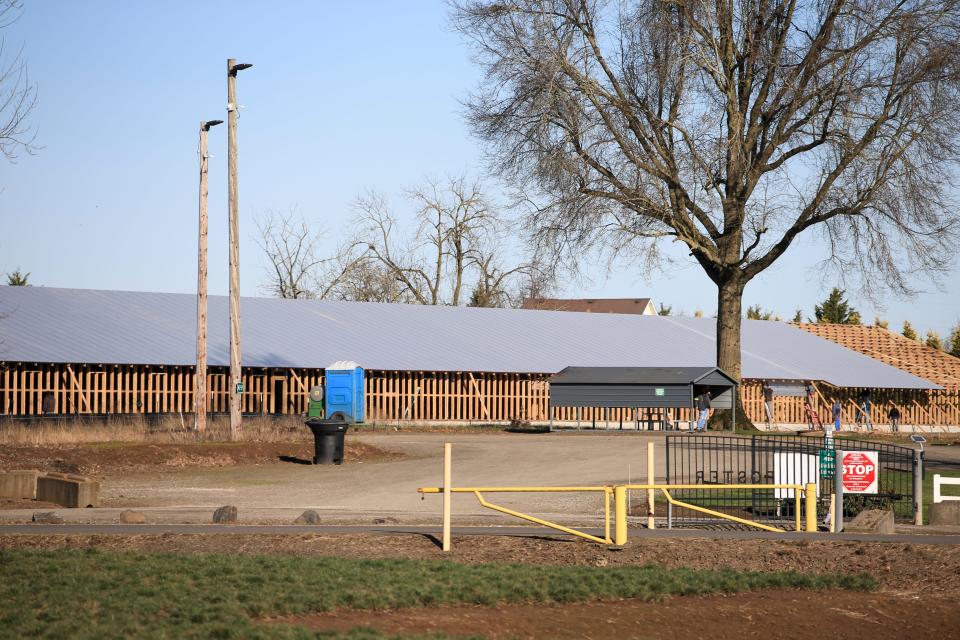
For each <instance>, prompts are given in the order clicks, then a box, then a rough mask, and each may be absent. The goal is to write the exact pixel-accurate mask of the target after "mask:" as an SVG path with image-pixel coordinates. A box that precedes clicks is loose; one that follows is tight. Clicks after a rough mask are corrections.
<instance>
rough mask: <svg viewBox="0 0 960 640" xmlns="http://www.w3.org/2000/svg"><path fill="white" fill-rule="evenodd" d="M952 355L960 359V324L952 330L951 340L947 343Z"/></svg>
mask: <svg viewBox="0 0 960 640" xmlns="http://www.w3.org/2000/svg"><path fill="white" fill-rule="evenodd" d="M947 349H948V350H949V353H950V355H952V356H955V357H957V358H960V322H958V323H957V324H956V326H955V327H954V328H953V329H951V330H950V339H949V341H948V343H947Z"/></svg>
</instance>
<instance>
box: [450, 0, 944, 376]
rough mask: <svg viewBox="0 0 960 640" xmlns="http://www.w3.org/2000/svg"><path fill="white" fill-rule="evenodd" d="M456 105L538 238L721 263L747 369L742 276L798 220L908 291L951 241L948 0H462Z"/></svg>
mask: <svg viewBox="0 0 960 640" xmlns="http://www.w3.org/2000/svg"><path fill="white" fill-rule="evenodd" d="M453 16H454V18H453V19H454V23H455V25H456V26H457V27H458V28H459V29H460V30H461V31H462V32H463V33H465V34H466V35H467V36H468V37H469V38H470V39H471V41H472V43H473V44H474V45H475V51H476V58H477V60H478V62H479V64H481V65H482V66H483V69H484V71H485V79H484V80H483V81H482V84H481V87H480V89H479V91H478V92H477V93H476V94H475V95H473V96H472V97H471V98H470V99H469V100H468V108H469V118H470V121H471V123H472V125H473V127H474V129H475V131H476V132H477V134H479V136H480V137H481V138H482V139H484V140H485V141H486V142H487V143H488V144H489V148H490V151H491V156H492V159H493V162H494V163H495V166H496V168H497V169H498V170H499V172H500V174H501V175H502V176H504V177H506V178H507V179H509V180H512V181H514V183H515V184H517V185H518V186H521V187H523V188H524V189H526V190H527V191H528V192H529V194H530V197H531V198H532V199H533V202H535V203H536V205H537V206H536V209H535V211H534V213H533V214H532V216H533V217H532V223H533V224H532V228H533V230H534V235H535V239H536V241H537V242H538V244H539V246H540V247H541V248H542V249H546V250H548V251H551V252H553V254H554V255H555V256H558V257H564V256H566V257H570V256H575V255H577V254H580V253H582V252H583V251H585V250H587V249H589V248H590V247H597V246H602V247H605V248H611V247H612V248H614V249H618V250H622V249H630V250H633V251H641V252H643V254H644V255H645V256H646V257H650V256H654V257H655V256H656V255H657V254H656V252H657V250H658V249H659V245H660V244H661V242H662V241H663V240H672V241H679V242H681V243H683V245H685V246H686V248H687V249H688V250H689V253H690V255H691V256H692V257H693V258H694V259H695V260H696V261H697V262H698V263H699V264H700V266H701V267H702V268H703V270H704V271H705V273H706V274H707V276H709V277H710V279H711V280H712V281H713V282H714V283H716V285H717V289H718V303H717V308H718V310H717V336H718V339H717V363H718V365H719V366H720V367H722V368H723V369H725V370H726V371H727V372H729V373H730V374H732V375H734V376H735V377H736V378H737V379H739V378H740V375H741V366H740V329H741V299H742V294H743V291H744V287H745V286H746V285H747V283H748V282H750V281H751V279H753V278H754V277H756V276H757V275H758V274H759V273H761V272H763V271H764V270H765V269H767V268H768V267H770V265H772V264H773V263H774V262H775V261H776V260H777V259H778V258H780V257H781V256H782V255H783V254H784V252H785V251H786V250H787V249H788V248H789V247H790V246H791V245H792V244H793V243H794V242H795V241H796V239H797V238H798V236H800V235H801V234H803V233H804V232H806V231H808V230H811V231H819V233H820V235H821V236H822V237H823V240H824V246H825V247H826V248H827V251H828V252H829V254H828V255H829V258H828V261H829V263H830V264H832V265H833V266H835V267H838V268H839V270H840V271H841V273H843V274H845V275H849V274H851V273H855V272H856V273H859V274H860V275H861V276H862V281H863V283H864V286H866V287H868V288H872V287H875V286H877V285H889V286H890V287H892V288H894V289H897V290H900V291H903V292H907V291H909V289H910V287H909V283H908V276H909V275H910V274H911V273H913V272H916V271H923V272H926V273H932V274H936V273H937V272H940V271H942V270H944V269H945V268H946V267H947V265H948V264H949V258H950V253H951V251H952V250H953V247H954V246H955V242H956V240H957V216H956V214H955V213H954V211H955V208H954V207H955V202H954V200H953V198H952V189H953V187H954V176H955V172H956V169H957V160H958V146H957V142H958V132H960V130H958V127H960V118H958V117H957V112H958V107H960V101H958V94H957V92H958V80H960V55H958V54H960V12H958V4H957V0H910V1H907V0H818V1H808V2H803V1H798V0H714V1H713V2H707V1H705V0H673V1H664V0H635V1H632V0H623V1H621V2H604V1H602V0H464V1H462V2H456V3H455V4H454V7H453Z"/></svg>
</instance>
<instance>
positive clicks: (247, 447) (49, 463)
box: [0, 438, 402, 477]
mask: <svg viewBox="0 0 960 640" xmlns="http://www.w3.org/2000/svg"><path fill="white" fill-rule="evenodd" d="M400 457H402V456H400V455H399V454H396V453H392V452H389V451H386V450H384V449H381V448H379V447H375V446H373V445H369V444H364V443H362V442H351V441H350V439H349V438H347V442H346V448H345V451H344V461H345V462H361V461H368V460H390V459H397V458H400ZM312 459H313V440H312V439H311V440H309V441H308V440H303V441H300V442H196V443H136V444H134V443H120V442H110V443H103V444H81V445H40V446H26V445H0V470H3V469H39V470H41V471H58V472H61V473H79V474H82V475H89V476H97V477H103V476H110V475H117V474H122V473H130V472H144V471H158V472H164V471H176V470H177V469H182V468H185V467H227V466H232V465H238V464H273V463H279V462H281V461H284V460H285V461H287V462H301V463H309V462H310V461H311V460H312Z"/></svg>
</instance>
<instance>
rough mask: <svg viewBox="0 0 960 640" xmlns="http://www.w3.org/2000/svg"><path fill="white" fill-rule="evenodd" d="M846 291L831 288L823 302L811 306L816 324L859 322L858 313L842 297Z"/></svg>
mask: <svg viewBox="0 0 960 640" xmlns="http://www.w3.org/2000/svg"><path fill="white" fill-rule="evenodd" d="M845 293H846V292H845V291H844V290H843V289H839V288H837V287H834V288H833V291H831V292H830V295H829V296H827V299H826V300H824V301H823V304H818V305H817V306H815V307H814V308H813V313H814V315H815V316H816V317H817V323H818V324H860V313H859V312H857V310H856V309H854V308H853V307H851V306H850V303H849V302H847V300H846V298H844V294H845Z"/></svg>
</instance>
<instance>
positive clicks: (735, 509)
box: [666, 435, 922, 528]
mask: <svg viewBox="0 0 960 640" xmlns="http://www.w3.org/2000/svg"><path fill="white" fill-rule="evenodd" d="M833 440H834V447H835V448H836V449H840V450H843V451H876V452H878V454H879V455H878V458H879V469H878V493H877V494H876V495H869V496H867V495H852V494H848V495H845V496H844V505H843V506H844V509H843V511H844V517H852V516H855V515H856V514H857V513H859V512H860V511H862V510H864V509H868V508H882V509H893V512H894V515H895V517H896V518H897V519H898V520H912V518H913V515H914V500H913V492H914V487H913V475H914V465H915V464H917V462H918V461H919V459H920V456H919V455H917V452H915V451H914V450H913V449H910V448H909V447H901V446H898V445H892V444H886V443H883V442H872V441H868V440H855V439H847V438H843V439H837V438H834V439H833ZM832 453H833V452H832V450H831V449H829V445H828V444H826V443H825V437H824V436H822V435H820V436H785V435H754V436H713V435H704V436H698V435H672V436H667V438H666V463H667V464H666V466H667V482H668V483H671V484H703V485H707V484H750V483H752V484H774V483H784V482H790V483H794V482H796V483H801V484H803V483H807V482H813V483H817V485H818V497H819V501H820V504H821V509H820V510H819V511H820V513H821V514H823V513H825V510H823V505H825V504H829V500H830V496H831V495H832V494H833V487H834V480H833V477H834V476H833V462H834V456H833V455H832ZM921 455H922V454H921ZM674 494H675V497H676V498H677V499H678V500H682V501H683V502H689V503H691V504H695V505H698V506H702V507H706V508H708V509H713V510H715V511H720V512H723V513H728V514H730V515H734V516H737V517H740V518H744V519H748V520H753V521H756V522H763V523H767V524H772V525H775V526H780V525H784V526H787V527H789V528H792V526H791V524H790V523H792V522H793V519H794V515H795V514H794V500H793V498H794V496H793V492H792V490H787V489H781V490H774V489H769V490H767V489H764V490H757V489H743V490H737V489H732V490H727V491H719V490H718V491H708V490H698V489H688V490H678V491H675V492H674ZM668 517H669V519H670V521H671V523H672V524H675V525H678V526H684V527H689V526H698V525H700V526H703V525H722V526H724V527H736V528H739V525H734V524H732V523H729V522H722V523H721V522H718V521H717V520H716V519H707V518H704V516H703V515H702V514H699V513H697V512H695V511H692V510H690V509H685V508H681V507H676V508H671V509H669V511H668Z"/></svg>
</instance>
